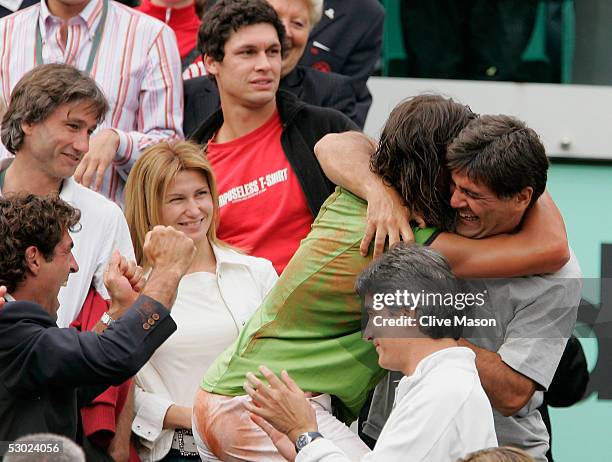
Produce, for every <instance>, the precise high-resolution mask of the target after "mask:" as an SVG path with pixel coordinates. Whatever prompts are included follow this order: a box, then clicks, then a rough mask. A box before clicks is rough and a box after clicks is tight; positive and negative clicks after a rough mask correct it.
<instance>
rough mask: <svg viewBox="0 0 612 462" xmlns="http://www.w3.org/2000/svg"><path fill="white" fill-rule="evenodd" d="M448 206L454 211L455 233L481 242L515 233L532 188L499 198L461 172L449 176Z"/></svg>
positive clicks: (528, 201)
mask: <svg viewBox="0 0 612 462" xmlns="http://www.w3.org/2000/svg"><path fill="white" fill-rule="evenodd" d="M451 177H452V181H451V202H450V204H451V207H453V208H454V209H455V210H456V211H457V227H456V233H457V234H459V235H461V236H464V237H469V238H473V239H481V238H484V237H488V236H494V235H496V234H501V233H512V232H514V231H516V229H517V228H518V226H519V225H520V223H521V220H522V218H523V215H524V214H525V211H526V210H527V207H529V203H530V201H531V195H532V193H533V188H531V187H526V188H524V189H523V190H522V191H521V192H519V193H518V194H516V195H514V196H512V197H509V198H503V197H502V198H500V197H498V196H497V195H496V194H495V193H494V192H493V191H491V190H490V189H489V188H488V187H486V186H484V185H482V184H480V183H476V182H475V181H473V180H471V179H470V178H469V177H468V176H467V175H466V174H465V173H462V172H457V171H455V172H452V173H451Z"/></svg>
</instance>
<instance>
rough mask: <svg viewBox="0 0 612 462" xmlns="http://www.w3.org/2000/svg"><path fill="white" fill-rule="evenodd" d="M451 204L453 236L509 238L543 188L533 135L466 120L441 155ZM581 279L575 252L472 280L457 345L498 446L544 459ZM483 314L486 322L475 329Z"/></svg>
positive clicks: (380, 399)
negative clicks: (548, 269) (479, 294)
mask: <svg viewBox="0 0 612 462" xmlns="http://www.w3.org/2000/svg"><path fill="white" fill-rule="evenodd" d="M447 162H448V167H449V169H450V171H451V178H452V180H451V194H452V195H451V200H450V205H451V207H453V208H454V209H455V211H456V212H457V225H456V232H457V234H459V235H461V236H465V237H469V238H473V239H482V238H486V237H489V236H496V235H500V234H514V233H516V232H518V231H519V230H520V228H521V224H522V222H523V218H524V216H525V213H526V212H527V210H529V209H530V208H531V206H532V204H534V203H535V202H536V200H537V199H538V197H539V196H540V195H541V194H542V193H543V192H544V190H545V188H546V179H547V170H548V159H547V158H546V153H545V150H544V146H543V145H542V143H541V142H540V139H539V137H538V135H537V134H536V133H535V132H534V131H533V130H532V129H530V128H529V127H527V126H526V125H525V123H523V122H522V121H520V120H517V119H515V118H513V117H510V116H503V115H498V116H481V117H479V118H477V119H474V120H472V121H471V122H470V123H469V124H468V125H467V126H466V127H465V128H464V129H463V130H462V131H461V132H460V133H459V135H458V136H457V137H456V138H455V140H454V141H453V142H452V143H451V144H450V146H449V148H448V151H447ZM581 278H582V275H581V272H580V267H579V265H578V262H577V261H576V258H575V257H574V255H573V254H572V255H571V257H570V260H569V261H568V262H567V263H566V264H565V265H564V266H563V267H562V268H561V269H560V270H559V271H557V272H556V273H554V274H546V275H537V276H532V277H522V278H510V279H503V280H484V281H480V282H477V281H474V282H473V284H475V287H480V288H481V290H486V292H487V295H488V300H487V303H486V304H485V305H484V306H482V307H477V308H474V310H473V313H472V316H473V318H474V319H473V321H474V324H473V329H471V330H470V331H468V332H464V336H465V337H466V338H465V339H461V340H460V344H461V345H463V346H466V347H469V348H471V349H472V350H473V351H474V353H476V365H477V367H478V373H479V375H480V380H481V381H482V385H483V387H484V389H485V391H486V393H487V395H488V396H489V399H490V401H491V405H492V406H493V410H494V412H493V415H494V418H495V429H496V432H497V438H498V440H499V443H500V444H502V445H511V446H516V447H519V448H522V449H524V450H525V451H527V452H528V453H529V454H530V455H531V456H532V457H533V458H534V459H536V460H537V461H539V462H544V461H546V460H547V459H546V451H547V450H548V448H549V435H548V432H547V430H546V427H545V425H544V422H543V421H542V418H541V416H540V413H539V411H538V407H539V406H540V405H541V404H542V400H543V392H544V391H546V389H547V388H548V387H549V385H550V383H551V381H552V378H553V376H554V374H555V371H556V369H557V365H558V364H559V361H560V359H561V355H562V354H563V351H564V348H565V344H566V342H567V339H568V338H569V336H570V334H571V332H572V329H573V327H574V324H575V322H576V316H577V310H578V305H579V302H580V291H581V287H582V279H581ZM487 318H493V319H494V320H495V323H496V324H495V325H494V326H488V327H487V326H486V325H483V323H482V321H483V320H486V319H487ZM395 378H397V377H393V376H390V377H388V378H387V380H386V381H385V382H381V384H379V386H378V387H377V389H376V392H375V394H374V399H373V401H372V406H371V408H370V414H369V417H368V421H367V423H366V425H365V428H364V430H363V431H364V433H365V434H366V435H368V436H370V437H372V438H376V437H378V435H379V433H380V431H381V429H382V427H383V425H384V422H385V421H386V418H387V416H388V415H389V412H390V405H389V403H391V402H392V401H393V396H394V393H395V391H394V390H395V384H394V382H393V380H394V379H395Z"/></svg>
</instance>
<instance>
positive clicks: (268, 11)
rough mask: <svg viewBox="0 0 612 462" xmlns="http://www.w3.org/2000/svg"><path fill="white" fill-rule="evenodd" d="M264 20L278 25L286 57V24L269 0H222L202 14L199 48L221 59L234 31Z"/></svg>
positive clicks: (214, 57)
mask: <svg viewBox="0 0 612 462" xmlns="http://www.w3.org/2000/svg"><path fill="white" fill-rule="evenodd" d="M262 23H264V24H270V25H272V26H273V27H274V28H275V29H276V32H277V34H278V40H279V41H280V43H281V54H282V56H283V57H284V56H285V53H286V50H287V39H286V34H285V26H283V23H282V22H281V20H280V19H279V18H278V15H277V14H276V11H275V10H274V8H272V6H270V4H269V3H268V2H266V0H220V1H218V2H217V3H215V4H214V5H213V6H212V7H211V8H210V9H209V10H208V11H207V12H206V13H205V14H204V17H203V18H202V25H201V26H200V30H199V31H198V49H199V50H200V53H201V54H202V57H204V55H208V56H210V57H211V58H213V59H214V60H215V61H218V62H221V61H223V58H224V57H225V42H227V41H228V40H229V38H230V36H231V35H232V33H234V32H237V31H238V29H240V28H241V27H244V26H252V25H254V24H262Z"/></svg>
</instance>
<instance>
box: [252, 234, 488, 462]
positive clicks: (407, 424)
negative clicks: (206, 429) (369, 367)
mask: <svg viewBox="0 0 612 462" xmlns="http://www.w3.org/2000/svg"><path fill="white" fill-rule="evenodd" d="M356 286H357V291H358V292H359V294H360V295H361V296H362V298H363V299H364V305H365V307H366V309H367V311H368V315H369V319H368V324H367V327H366V330H365V336H366V337H367V339H368V340H371V341H373V343H374V345H375V346H376V351H377V353H378V361H379V364H380V366H381V367H384V368H386V369H391V370H397V371H401V372H402V373H403V374H404V375H405V377H403V378H402V379H401V381H400V383H399V386H398V391H397V395H396V399H395V407H394V409H393V412H392V413H391V416H390V417H389V420H388V421H387V423H386V425H385V427H384V428H383V431H382V433H381V435H380V439H379V440H378V443H377V445H376V447H375V449H374V451H372V452H370V453H369V454H367V455H365V456H364V458H363V459H361V460H362V461H368V462H371V461H385V462H389V461H400V460H401V461H403V460H432V461H434V460H435V461H448V462H454V461H456V460H457V458H459V457H462V456H464V455H466V454H467V453H469V452H472V451H475V450H478V449H482V448H486V447H491V446H497V439H496V436H495V429H494V424H493V413H492V410H491V405H490V404H489V400H488V398H487V396H486V394H485V392H484V390H483V388H482V386H481V384H480V379H479V377H478V371H477V370H476V364H475V357H476V355H475V354H474V353H473V352H472V351H471V350H470V349H469V348H464V347H460V346H458V343H457V340H458V339H459V338H460V337H461V330H462V326H461V323H460V322H459V321H458V320H457V319H458V318H462V315H461V312H460V311H458V310H457V309H456V308H455V305H454V303H447V302H442V300H448V297H451V299H452V300H455V299H457V300H458V298H457V297H458V296H463V295H465V294H461V293H460V291H459V287H458V284H457V282H456V279H455V278H454V276H453V274H452V272H451V270H450V267H449V265H448V262H447V261H446V260H445V259H444V258H443V257H442V256H440V255H439V254H438V253H436V252H435V251H433V250H431V249H429V248H427V247H420V246H406V245H399V246H396V247H394V248H393V249H391V250H390V251H389V252H388V253H386V254H384V255H383V256H382V257H380V258H379V259H377V260H375V261H374V262H373V263H372V264H371V265H370V266H369V267H368V268H366V269H365V270H364V271H363V272H362V273H361V275H360V276H359V278H358V279H357V284H356ZM400 292H401V293H403V294H405V293H409V294H421V293H423V294H436V295H438V294H440V295H441V297H431V299H427V300H428V301H426V302H425V301H421V302H420V303H418V304H413V303H411V302H410V299H409V298H403V297H400V296H396V294H398V293H400ZM260 371H261V372H262V374H263V375H264V377H265V378H266V380H267V381H268V385H265V384H264V383H263V382H262V381H261V380H259V379H258V378H257V377H255V375H253V374H252V373H249V374H248V375H247V380H248V383H246V384H245V390H246V391H247V393H248V394H249V395H250V397H251V400H252V401H251V402H248V403H247V404H245V406H246V408H247V409H248V410H249V411H250V412H251V413H252V418H253V420H255V422H256V423H258V424H259V425H260V426H261V427H262V428H263V429H264V430H265V431H266V432H267V433H268V435H269V436H270V437H271V438H272V441H273V442H274V444H275V445H276V447H277V448H278V450H279V452H280V453H281V454H282V455H283V456H284V457H285V458H287V459H289V460H292V458H294V457H295V451H297V457H296V458H295V460H296V461H299V462H306V461H308V462H314V461H325V462H332V461H333V462H340V461H348V460H349V459H348V458H347V456H346V455H345V454H344V453H343V452H342V451H341V450H340V449H338V447H337V446H335V445H334V444H333V443H332V442H331V441H329V440H327V439H326V438H325V436H324V435H321V434H320V433H318V428H317V422H316V418H315V414H314V410H313V408H312V406H311V404H310V403H309V402H308V400H307V399H306V397H305V396H304V393H303V392H302V391H301V390H300V389H299V387H298V386H297V385H296V384H295V383H294V382H293V380H292V379H291V378H290V377H289V376H288V375H287V373H286V371H283V374H282V378H283V381H281V380H279V379H278V378H277V377H276V376H275V375H274V374H273V373H272V372H271V371H269V370H268V369H267V368H265V367H263V366H262V367H260ZM339 373H341V372H339ZM283 382H284V383H283ZM283 434H284V435H283ZM293 442H295V449H294V448H293V444H292V443H293Z"/></svg>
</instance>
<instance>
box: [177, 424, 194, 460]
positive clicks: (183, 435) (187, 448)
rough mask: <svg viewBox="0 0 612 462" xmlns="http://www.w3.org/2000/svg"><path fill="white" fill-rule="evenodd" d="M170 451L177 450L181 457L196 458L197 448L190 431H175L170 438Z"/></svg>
mask: <svg viewBox="0 0 612 462" xmlns="http://www.w3.org/2000/svg"><path fill="white" fill-rule="evenodd" d="M171 447H172V449H178V450H179V452H180V453H181V456H188V457H189V456H191V457H193V456H198V455H199V454H198V447H197V446H196V442H195V439H193V432H192V431H191V430H183V429H177V430H175V431H174V436H173V437H172V446H171Z"/></svg>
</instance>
